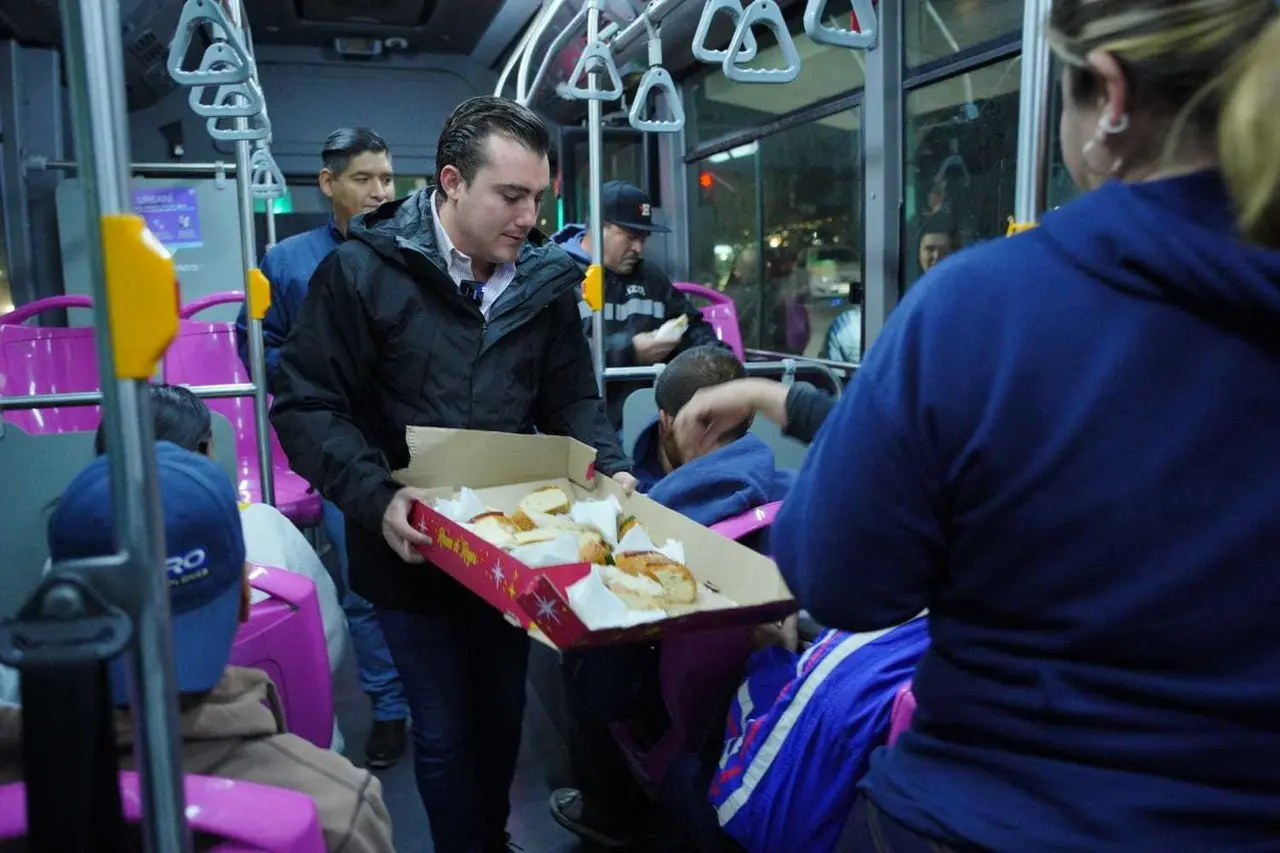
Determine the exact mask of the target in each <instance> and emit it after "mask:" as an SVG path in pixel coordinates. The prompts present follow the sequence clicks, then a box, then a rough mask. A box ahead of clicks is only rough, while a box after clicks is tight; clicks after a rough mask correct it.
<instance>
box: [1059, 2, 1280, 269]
mask: <svg viewBox="0 0 1280 853" xmlns="http://www.w3.org/2000/svg"><path fill="white" fill-rule="evenodd" d="M1049 43H1050V44H1051V45H1052V47H1053V49H1054V52H1055V53H1057V54H1058V55H1059V56H1060V57H1061V58H1062V59H1063V61H1064V62H1066V63H1067V64H1068V65H1070V66H1072V67H1073V68H1074V69H1076V70H1075V72H1074V73H1075V74H1076V78H1075V79H1076V80H1077V81H1079V83H1080V84H1081V85H1079V86H1077V87H1076V93H1075V94H1076V96H1077V97H1078V98H1080V99H1082V100H1084V99H1087V98H1089V97H1092V96H1094V95H1096V94H1097V88H1096V86H1097V81H1096V80H1095V79H1094V78H1093V77H1092V75H1091V73H1090V72H1089V71H1088V63H1087V61H1086V57H1087V56H1088V55H1089V54H1090V53H1093V52H1094V51H1102V52H1105V53H1108V54H1111V55H1112V56H1113V57H1115V59H1116V60H1117V61H1118V62H1119V63H1120V65H1121V67H1122V68H1123V69H1124V71H1125V75H1126V78H1127V81H1128V83H1129V85H1130V88H1131V91H1132V94H1131V100H1132V103H1133V104H1134V111H1141V112H1145V113H1147V114H1150V115H1151V116H1153V117H1157V118H1159V117H1167V118H1169V119H1170V123H1169V126H1168V132H1167V135H1166V137H1165V138H1166V142H1165V144H1164V155H1165V156H1166V157H1167V156H1171V155H1172V153H1173V152H1174V151H1176V150H1178V149H1179V148H1180V147H1181V146H1183V145H1184V144H1186V143H1187V142H1188V138H1187V136H1188V131H1190V132H1191V133H1194V134H1196V135H1197V137H1198V138H1197V139H1196V140H1194V141H1196V142H1199V143H1201V144H1212V145H1213V146H1214V147H1215V148H1216V150H1217V158H1218V162H1219V164H1220V166H1221V169H1222V173H1223V176H1224V178H1225V180H1226V184H1227V187H1228V189H1229V190H1230V192H1231V196H1232V198H1233V199H1234V201H1235V205H1236V211H1237V216H1238V220H1239V223H1240V229H1241V231H1242V233H1243V234H1244V235H1245V237H1246V238H1247V239H1249V240H1252V241H1254V242H1257V243H1260V244H1262V245H1265V246H1269V247H1271V248H1280V2H1277V0H1056V2H1055V3H1054V4H1053V11H1052V13H1051V15H1050V19H1049Z"/></svg>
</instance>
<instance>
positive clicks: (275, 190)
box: [249, 144, 285, 199]
mask: <svg viewBox="0 0 1280 853" xmlns="http://www.w3.org/2000/svg"><path fill="white" fill-rule="evenodd" d="M249 166H250V171H251V172H252V175H253V176H252V181H251V183H250V189H251V190H252V192H253V197H254V198H261V199H277V198H284V193H285V180H284V173H283V172H281V171H280V165H279V164H278V163H276V158H275V157H273V156H271V150H270V149H269V148H267V147H266V146H265V145H262V144H259V145H258V147H257V148H255V149H254V150H253V155H252V156H251V157H250V158H249Z"/></svg>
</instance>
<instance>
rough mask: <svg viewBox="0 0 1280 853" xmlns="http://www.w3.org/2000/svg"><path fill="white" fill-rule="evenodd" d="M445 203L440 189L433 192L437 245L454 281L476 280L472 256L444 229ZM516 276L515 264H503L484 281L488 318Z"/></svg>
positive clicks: (484, 311) (483, 299) (483, 307)
mask: <svg viewBox="0 0 1280 853" xmlns="http://www.w3.org/2000/svg"><path fill="white" fill-rule="evenodd" d="M443 203H444V199H443V198H442V197H441V196H440V193H439V192H438V191H432V193H431V211H432V213H433V214H434V215H433V216H432V218H431V221H432V223H433V224H434V225H435V229H436V245H437V246H439V247H440V254H441V255H442V256H443V257H444V259H445V263H446V264H447V265H448V268H449V278H451V279H453V283H454V284H456V285H459V286H460V285H461V284H462V283H463V282H464V281H475V275H474V273H472V271H471V258H470V256H468V255H464V254H463V253H462V252H459V251H458V247H457V246H455V245H453V241H452V240H450V239H449V233H448V232H447V231H445V230H444V223H442V222H441V221H440V206H441V205H442V204H443ZM515 278H516V265H515V264H501V265H499V266H496V267H494V268H493V275H491V276H489V280H488V281H486V282H484V295H483V296H482V297H481V298H480V313H481V314H483V315H484V318H485V319H486V320H488V319H489V311H490V310H491V309H492V308H493V305H494V303H495V302H497V301H498V297H499V296H501V295H502V292H503V291H504V290H506V289H507V288H508V287H510V286H511V282H513V281H515Z"/></svg>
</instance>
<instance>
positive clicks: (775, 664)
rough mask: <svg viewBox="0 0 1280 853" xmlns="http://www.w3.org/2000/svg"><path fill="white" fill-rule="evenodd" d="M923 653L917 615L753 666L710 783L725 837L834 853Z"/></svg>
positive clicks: (773, 851) (924, 631)
mask: <svg viewBox="0 0 1280 853" xmlns="http://www.w3.org/2000/svg"><path fill="white" fill-rule="evenodd" d="M928 645H929V626H928V620H927V617H925V616H923V615H922V616H919V617H917V618H915V619H912V620H911V621H910V622H907V623H905V624H902V625H899V626H897V627H894V628H888V629H886V630H883V631H875V632H871V633H866V634H849V633H847V632H844V631H835V630H828V631H825V632H823V633H822V634H820V635H819V636H818V639H817V640H816V641H815V642H814V644H813V645H812V646H810V647H809V648H808V649H807V650H806V651H805V652H804V654H803V655H796V654H794V653H792V652H789V651H786V650H785V649H781V648H776V647H774V648H769V649H765V650H764V651H761V652H759V653H757V654H756V655H755V656H753V657H752V658H751V661H750V662H749V663H748V665H747V676H746V679H745V680H744V681H743V684H742V687H741V688H740V689H739V690H738V694H737V696H735V697H734V700H733V704H732V706H731V707H730V709H729V719H728V723H727V728H726V733H725V748H724V752H723V754H722V755H721V757H720V767H719V770H718V771H717V773H716V775H715V777H714V778H713V779H712V782H711V791H710V797H711V804H712V805H713V806H714V807H715V809H716V812H717V815H718V817H719V820H720V825H721V826H722V827H723V828H724V830H725V832H727V833H728V834H729V835H731V836H732V837H733V838H734V839H735V840H736V841H737V842H738V843H739V844H741V845H742V846H743V847H744V848H745V849H746V850H747V851H748V853H777V851H780V850H803V851H805V853H830V851H832V850H834V849H835V845H836V842H837V840H838V839H839V837H840V833H841V831H842V830H843V828H844V825H845V822H846V821H847V820H848V817H849V812H850V810H851V809H852V807H853V800H854V795H855V793H856V786H857V783H858V781H859V780H860V779H861V778H862V776H863V774H864V773H866V770H867V764H868V760H869V759H870V756H871V752H872V750H874V749H875V748H876V747H877V746H879V745H881V744H883V743H884V741H885V738H886V736H887V735H888V733H889V713H890V710H891V708H892V706H893V699H894V696H895V695H896V694H897V692H898V690H899V688H901V686H902V685H903V683H904V682H906V681H907V680H909V679H910V678H911V677H912V674H913V673H914V672H915V668H916V663H917V662H918V661H919V660H920V657H921V656H922V655H923V654H924V651H925V649H926V648H927V647H928Z"/></svg>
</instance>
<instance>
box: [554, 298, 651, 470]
mask: <svg viewBox="0 0 1280 853" xmlns="http://www.w3.org/2000/svg"><path fill="white" fill-rule="evenodd" d="M576 302H577V300H576V299H575V298H562V299H560V300H559V301H558V302H557V303H556V304H555V305H554V306H552V309H551V310H553V311H556V312H557V313H558V315H559V316H558V317H557V319H556V326H555V329H554V331H553V332H552V335H551V340H550V341H548V342H547V350H546V354H545V356H544V359H545V360H544V361H543V365H542V381H541V383H540V386H539V392H538V399H537V402H536V404H535V405H536V410H535V413H534V420H535V422H536V424H537V427H538V429H539V430H541V431H542V432H544V433H547V434H549V435H567V436H571V437H573V438H576V439H577V440H578V441H581V442H583V443H584V444H588V445H590V446H592V447H594V448H595V449H596V453H597V456H596V469H597V470H598V471H600V472H601V473H602V474H606V475H608V476H613V475H614V474H617V473H619V472H629V471H630V470H631V460H630V459H628V458H627V456H626V454H625V453H623V452H622V445H621V444H620V443H619V442H618V434H617V433H616V432H615V431H614V429H613V427H612V426H611V425H610V424H609V418H608V416H607V415H606V414H605V410H604V402H603V401H602V400H601V399H600V392H599V389H598V388H597V387H596V376H595V371H594V369H593V368H592V364H591V348H590V346H588V344H587V340H586V338H584V337H583V336H582V333H581V330H580V327H579V325H578V308H577V304H576Z"/></svg>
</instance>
